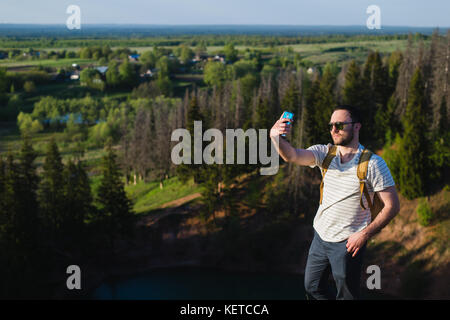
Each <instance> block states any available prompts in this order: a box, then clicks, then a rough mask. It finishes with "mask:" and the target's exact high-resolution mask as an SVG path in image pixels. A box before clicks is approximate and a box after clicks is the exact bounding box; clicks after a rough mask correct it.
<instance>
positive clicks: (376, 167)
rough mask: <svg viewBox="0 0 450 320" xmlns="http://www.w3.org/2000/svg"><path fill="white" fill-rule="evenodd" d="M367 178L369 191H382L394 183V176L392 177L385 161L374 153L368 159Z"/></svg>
mask: <svg viewBox="0 0 450 320" xmlns="http://www.w3.org/2000/svg"><path fill="white" fill-rule="evenodd" d="M367 180H368V181H369V183H370V186H371V188H370V187H369V191H373V192H378V191H382V190H384V189H386V188H388V187H392V186H394V185H395V182H394V178H392V175H391V171H390V170H389V168H388V166H387V164H386V162H385V161H384V160H383V158H381V157H380V156H378V155H376V154H374V155H373V156H372V157H371V159H370V162H369V168H368V172H367ZM370 189H372V190H370Z"/></svg>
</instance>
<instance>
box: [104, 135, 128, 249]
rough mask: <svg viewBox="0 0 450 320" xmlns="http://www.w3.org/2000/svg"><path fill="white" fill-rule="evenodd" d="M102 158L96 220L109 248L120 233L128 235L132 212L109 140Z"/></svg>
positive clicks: (112, 247)
mask: <svg viewBox="0 0 450 320" xmlns="http://www.w3.org/2000/svg"><path fill="white" fill-rule="evenodd" d="M105 149H106V155H105V156H104V157H103V159H102V178H101V182H100V186H99V189H98V194H97V202H98V203H99V211H100V214H99V216H98V217H97V220H98V221H97V222H98V223H99V224H100V225H101V227H102V229H103V230H104V231H105V233H106V235H107V236H108V238H109V243H110V246H111V249H112V250H114V245H115V241H116V240H117V238H118V237H119V236H121V235H124V236H130V235H132V232H133V227H134V212H133V206H132V203H131V200H130V199H128V197H127V194H126V193H125V189H124V185H123V182H122V174H121V172H120V169H119V166H118V164H117V163H116V157H117V156H116V154H115V153H114V151H113V149H112V145H111V140H110V139H109V141H108V142H107V145H106V148H105Z"/></svg>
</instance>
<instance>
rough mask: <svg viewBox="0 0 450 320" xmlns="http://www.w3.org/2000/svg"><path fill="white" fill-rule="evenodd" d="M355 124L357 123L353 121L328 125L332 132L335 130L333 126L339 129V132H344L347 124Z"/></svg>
mask: <svg viewBox="0 0 450 320" xmlns="http://www.w3.org/2000/svg"><path fill="white" fill-rule="evenodd" d="M353 123H356V122H354V121H351V122H335V123H329V124H328V129H330V131H331V130H333V126H335V127H336V129H338V130H343V129H344V127H345V125H346V124H353Z"/></svg>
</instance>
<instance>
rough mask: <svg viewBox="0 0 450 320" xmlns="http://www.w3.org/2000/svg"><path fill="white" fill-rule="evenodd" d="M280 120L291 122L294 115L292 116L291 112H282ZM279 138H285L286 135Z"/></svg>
mask: <svg viewBox="0 0 450 320" xmlns="http://www.w3.org/2000/svg"><path fill="white" fill-rule="evenodd" d="M282 118H284V119H289V120H292V118H294V114H293V113H292V112H289V111H285V112H283V116H282ZM286 123H287V124H291V122H290V121H288V122H286ZM281 136H282V137H286V134H284V133H283V134H282V135H281Z"/></svg>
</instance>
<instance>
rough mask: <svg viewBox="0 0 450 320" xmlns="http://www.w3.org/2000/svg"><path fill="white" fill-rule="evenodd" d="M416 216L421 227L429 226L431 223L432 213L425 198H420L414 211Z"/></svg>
mask: <svg viewBox="0 0 450 320" xmlns="http://www.w3.org/2000/svg"><path fill="white" fill-rule="evenodd" d="M416 212H417V216H418V219H419V224H420V225H422V226H425V227H426V226H428V225H430V223H431V221H432V220H433V218H434V214H433V211H432V210H431V208H430V204H429V203H428V200H427V199H426V198H421V199H420V201H419V205H418V206H417V209H416Z"/></svg>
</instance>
